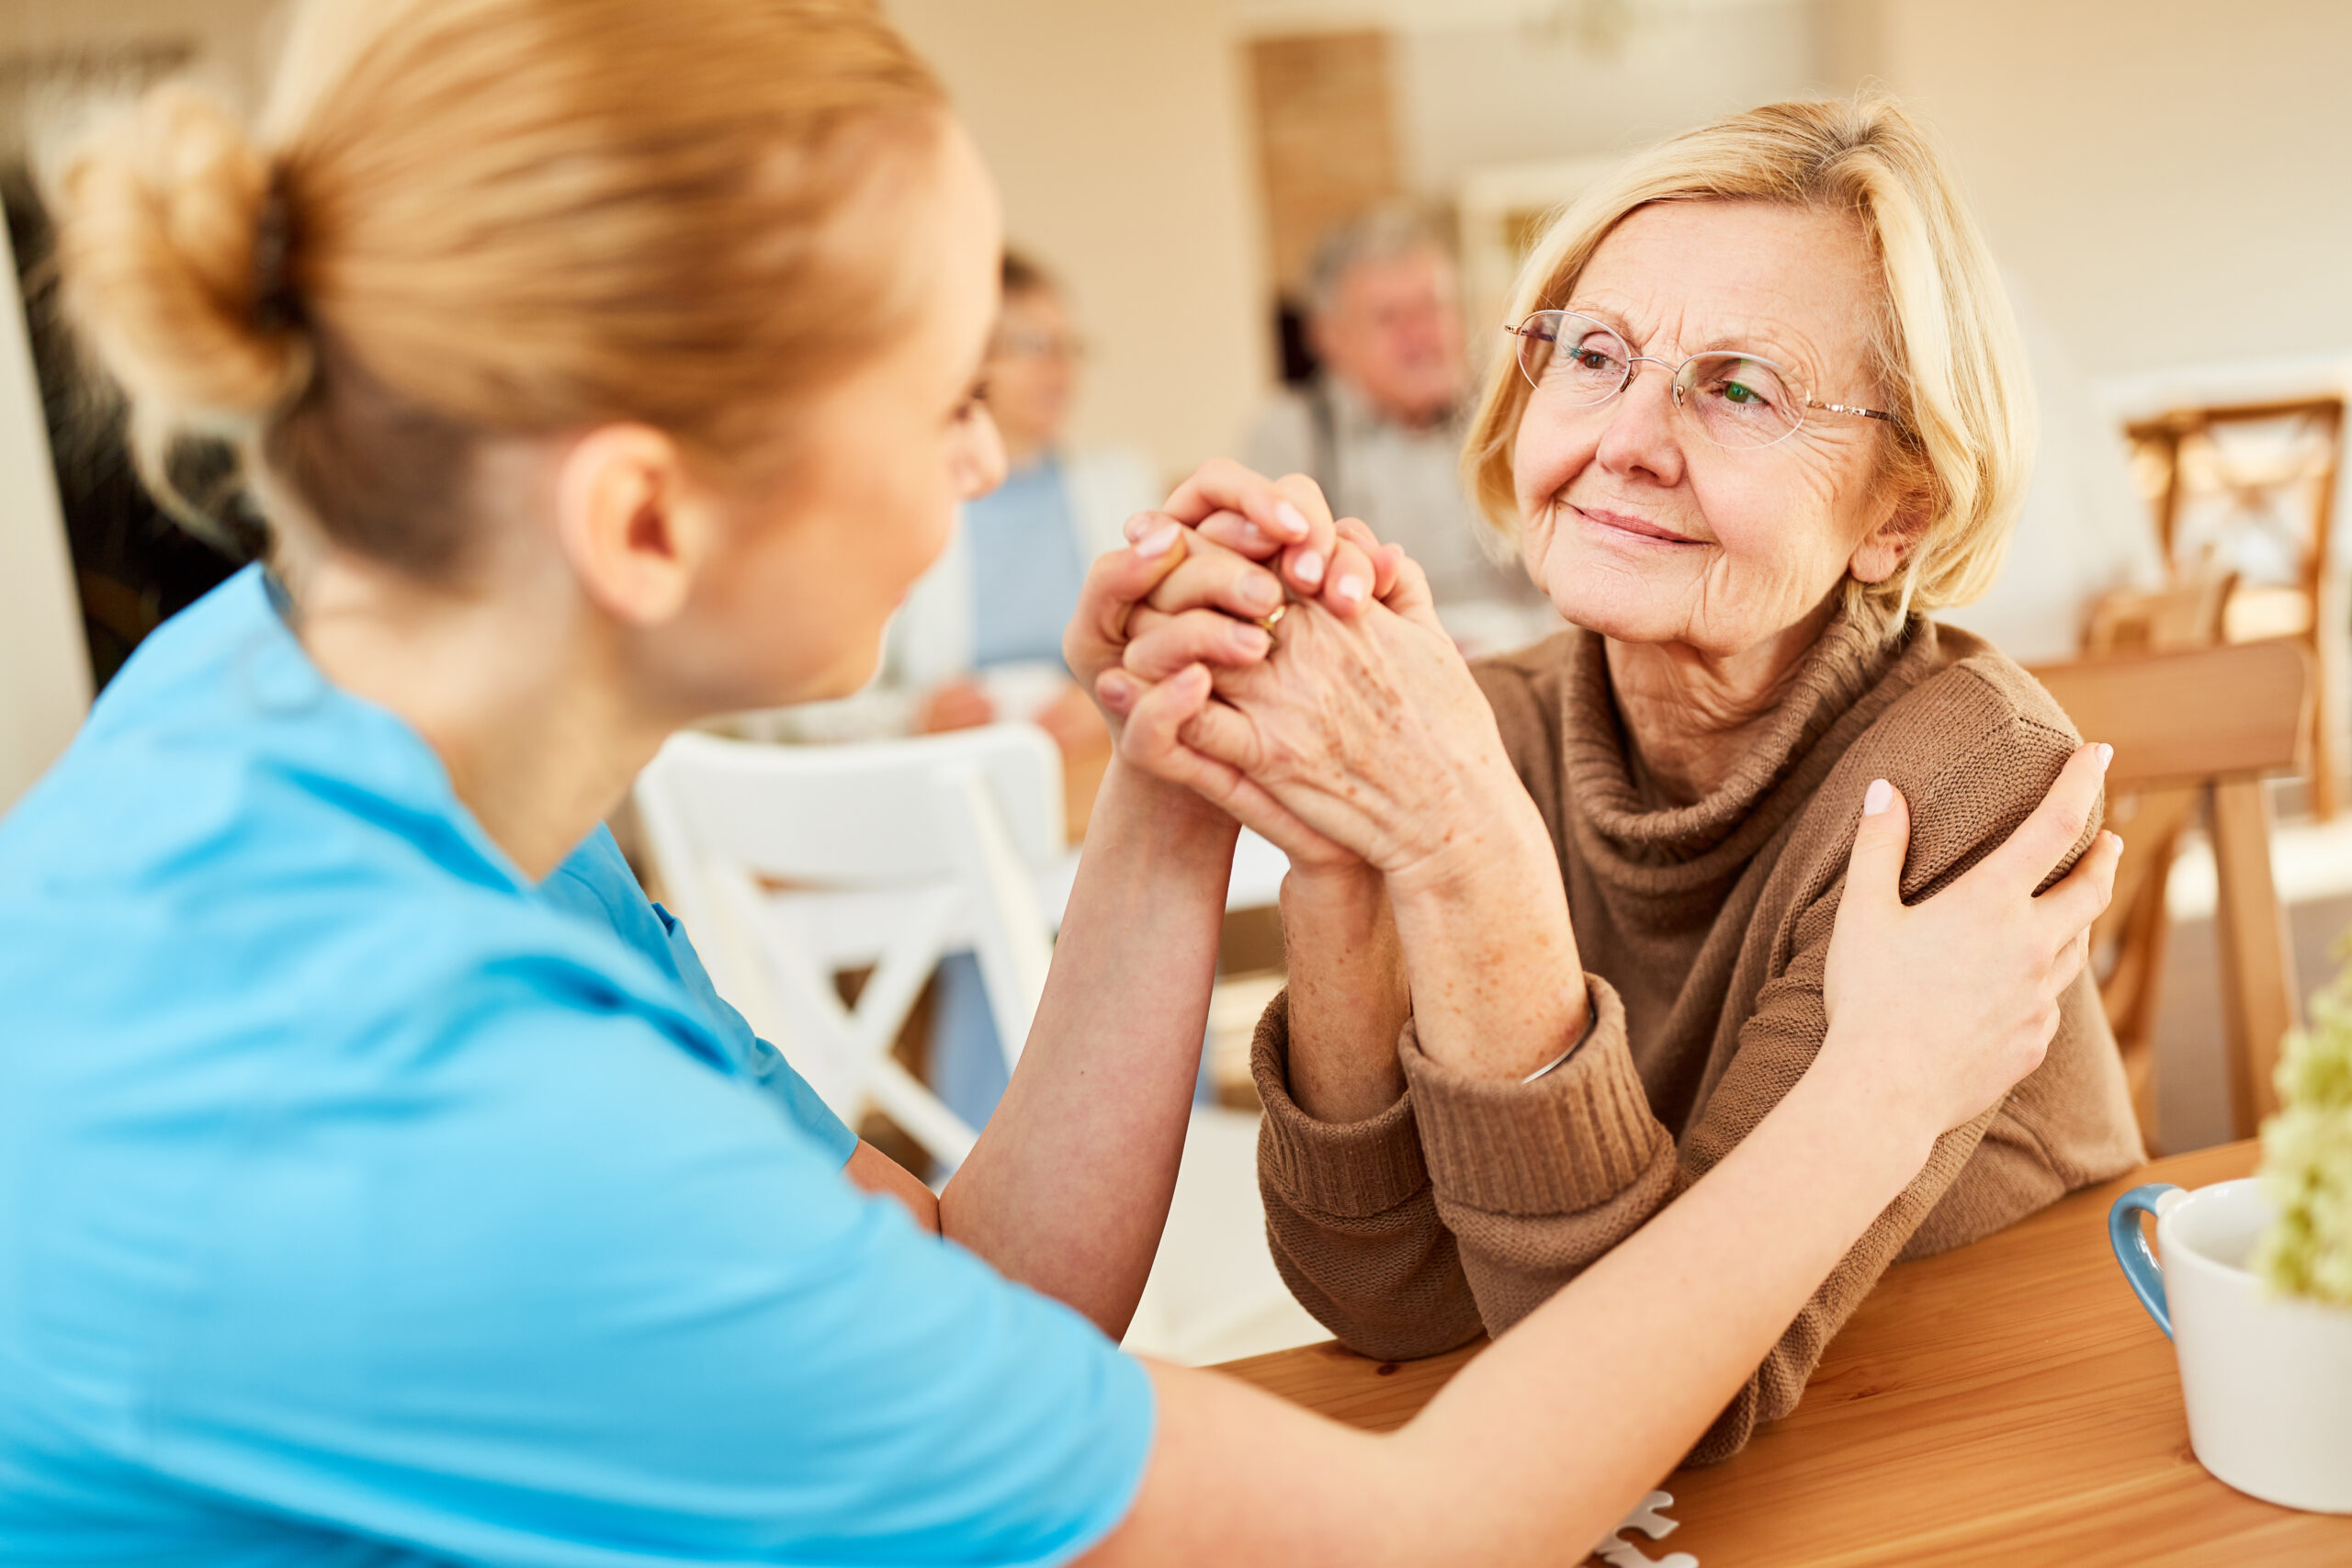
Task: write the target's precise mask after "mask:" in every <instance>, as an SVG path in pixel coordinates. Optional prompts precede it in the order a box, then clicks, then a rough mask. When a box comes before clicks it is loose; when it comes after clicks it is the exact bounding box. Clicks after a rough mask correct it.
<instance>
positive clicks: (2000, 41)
mask: <svg viewBox="0 0 2352 1568" xmlns="http://www.w3.org/2000/svg"><path fill="white" fill-rule="evenodd" d="M1880 10H1881V13H1882V14H1881V16H1880V17H1879V19H1878V22H1877V29H1878V37H1877V39H1876V49H1877V51H1878V52H1879V59H1878V62H1877V64H1876V69H1877V70H1878V71H1879V72H1880V73H1883V75H1884V76H1885V77H1886V79H1887V80H1888V81H1889V82H1890V83H1891V84H1892V85H1894V86H1895V87H1896V88H1898V89H1899V90H1901V91H1902V92H1904V93H1905V94H1906V95H1908V96H1911V97H1913V98H1914V99H1915V100H1917V103H1918V104H1919V105H1920V106H1921V107H1923V108H1924V109H1926V110H1927V112H1928V113H1929V114H1930V115H1932V116H1933V117H1934V118H1935V119H1936V120H1937V122H1938V123H1939V125H1940V126H1941V127H1942V128H1943V130H1944V131H1945V133H1946V134H1947V135H1948V136H1950V138H1951V141H1952V143H1953V145H1954V147H1955V148H1956V150H1957V152H1958V155H1959V158H1960V162H1961V164H1962V168H1963V170H1964V172H1965V174H1966V175H1967V178H1968V182H1969V185H1970V187H1971V189H1972V191H1973V195H1974V197H1975V199H1976V201H1977V204H1978V207H1979V209H1980V210H1981V211H1982V212H1983V214H1984V217H1985V223H1986V226H1987V227H1988V228H1989V229H1990V231H1992V237H1993V243H1994V244H1995V246H1996V249H1997V250H1998V251H1999V252H2000V254H2001V257H2002V260H2003V263H2004V264H2005V265H2007V266H2008V267H2009V268H2010V269H2012V270H2013V271H2014V272H2015V273H2016V274H2017V275H2018V276H2019V277H2020V278H2021V279H2022V280H2023V282H2024V284H2025V286H2026V288H2028V289H2029V290H2030V293H2031V295H2032V297H2033V299H2034V300H2035V301H2036V303H2037V304H2038V306H2039V307H2040V309H2041V310H2042V312H2043V313H2044V314H2045V315H2046V316H2047V317H2048V318H2049V320H2050V322H2051V324H2052V328H2053V329H2054V330H2055V331H2056V332H2057V333H2059V334H2060V335H2061V336H2062V337H2064V339H2065V340H2066V341H2067V343H2068V344H2069V346H2070V347H2071V348H2072V349H2073V350H2074V352H2075V356H2076V357H2077V358H2078V359H2079V360H2080V362H2081V363H2082V365H2083V367H2084V368H2085V369H2086V370H2087V371H2088V372H2090V373H2091V374H2092V375H2093V376H2096V377H2111V376H2117V375H2122V374H2131V373H2145V372H2151V371H2162V370H2168V369H2171V368H2174V367H2196V366H2199V365H2215V366H2219V365H2222V364H2223V363H2225V362H2229V361H2240V362H2245V361H2264V360H2280V359H2301V358H2304V357H2308V356H2312V355H2323V354H2335V355H2344V354H2346V353H2352V265H2347V262H2346V258H2347V257H2352V195H2347V186H2352V130H2346V122H2345V119H2344V115H2343V109H2342V98H2343V80H2344V70H2345V62H2346V61H2352V6H2346V5H2343V4H2341V3H2340V0H2265V3H2264V4H2262V5H2258V6H2246V5H2240V4H2233V3H2230V0H2098V3H2097V4H2075V5H2050V4H2047V3H2046V0H1973V4H1970V5H1967V6H1953V5H1951V4H1948V3H1946V0H1883V4H1882V6H1881V7H1880Z"/></svg>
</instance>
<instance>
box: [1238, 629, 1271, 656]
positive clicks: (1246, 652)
mask: <svg viewBox="0 0 2352 1568" xmlns="http://www.w3.org/2000/svg"><path fill="white" fill-rule="evenodd" d="M1233 646H1234V647H1235V648H1236V649H1238V650H1239V651H1240V653H1241V656H1242V657H1243V658H1244V659H1262V658H1264V657H1265V654H1266V650H1267V649H1270V648H1272V647H1273V646H1274V639H1273V638H1272V637H1268V636H1267V635H1266V628H1265V627H1263V626H1236V627H1234V628H1233Z"/></svg>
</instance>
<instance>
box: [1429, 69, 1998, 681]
mask: <svg viewBox="0 0 2352 1568" xmlns="http://www.w3.org/2000/svg"><path fill="white" fill-rule="evenodd" d="M1660 201H1770V202H1779V203H1783V204H1786V205H1789V206H1803V207H1821V208H1828V209H1835V210H1840V211H1846V212H1850V213H1852V214H1853V215H1854V217H1855V218H1856V219H1857V220H1859V221H1860V224H1861V227H1862V231H1863V232H1864V234H1865V236H1866V238H1867V241H1868V243H1869V244H1870V246H1871V252H1872V254H1874V255H1875V256H1876V257H1877V259H1878V263H1879V268H1880V273H1881V276H1883V280H1884V285H1885V287H1884V288H1883V290H1882V291H1881V294H1880V298H1879V301H1878V305H1877V307H1876V310H1877V316H1878V319H1877V320H1876V321H1873V322H1872V323H1871V333H1870V344H1871V362H1872V363H1871V367H1870V368H1871V373H1872V374H1873V375H1874V376H1875V377H1876V378H1877V380H1878V384H1879V391H1878V392H1877V394H1876V396H1877V397H1878V398H1879V400H1880V401H1879V402H1878V403H1877V405H1876V406H1879V407H1882V408H1884V409H1886V410H1887V411H1888V412H1892V413H1894V415H1895V417H1896V419H1897V421H1898V422H1899V423H1897V424H1896V425H1895V426H1894V429H1893V430H1892V432H1890V433H1889V434H1886V435H1884V436H1883V437H1882V439H1883V452H1884V459H1883V463H1882V465H1881V468H1880V472H1879V476H1878V479H1877V482H1878V484H1879V485H1880V487H1881V488H1882V490H1883V492H1884V493H1887V494H1889V495H1903V496H1913V495H1920V494H1922V493H1924V495H1925V497H1926V502H1927V504H1926V505H1925V507H1924V509H1923V512H1924V517H1925V521H1924V523H1923V525H1920V526H1919V527H1917V529H1916V530H1915V531H1914V532H1913V533H1912V534H1911V536H1910V537H1909V538H1908V539H1907V540H1906V542H1905V549H1904V564H1903V567H1902V569H1901V570H1898V571H1896V572H1895V573H1894V575H1893V576H1892V577H1890V578H1888V579H1887V580H1886V581H1883V582H1880V583H1864V582H1860V581H1855V580H1854V579H1852V578H1850V577H1849V579H1847V581H1846V585H1845V593H1846V601H1847V605H1848V608H1849V612H1850V613H1851V614H1853V615H1854V616H1855V618H1856V619H1857V620H1859V621H1860V622H1861V623H1862V624H1863V625H1865V626H1870V627H1871V628H1872V629H1874V630H1875V631H1877V632H1878V633H1879V634H1880V635H1881V636H1883V637H1892V636H1894V634H1895V633H1897V632H1899V631H1900V630H1901V628H1902V626H1903V625H1904V624H1905V620H1906V619H1907V617H1908V615H1910V614H1911V613H1913V612H1915V611H1928V610H1934V609H1938V608H1940V607H1942V606H1944V605H1948V604H1967V603H1969V602H1970V601H1971V600H1973V599H1975V598H1976V597H1978V596H1979V595H1981V594H1982V593H1983V592H1985V589H1987V588H1989V587H1990V586H1992V582H1993V579H1994V577H1995V575H1996V574H1997V573H1998V572H1999V570H2000V567H2001V558H2002V556H2003V554H2004V553H2005V552H2006V551H2007V547H2008V539H2009V531H2010V529H2011V527H2012V525H2014V524H2015V523H2016V521H2017V515H2018V508H2019V506H2020V505H2021V504H2022V503H2023V502H2024V499H2025V487H2026V479H2027V477H2028V473H2029V470H2030V467H2031V464H2032V456H2033V434H2034V420H2033V394H2032V385H2031V380H2030V377H2029V374H2028V371H2027V367H2026V362H2025V350H2024V346H2023V344H2022V343H2021V342H2020V340H2019V338H2018V329H2017V321H2016V318H2015V317H2014V316H2013V315H2012V314H2011V312H2010V310H2009V301H2008V296H2007V293H2006V292H2005V291H2004V290H2003V288H2002V287H2001V282H2000V278H1999V276H1998V274H1997V272H1996V269H1995V267H1994V265H1993V258H1992V254H1991V252H1990V251H1989V250H1988V249H1987V248H1986V246H1985V239H1984V236H1983V234H1981V233H1980V232H1979V231H1978V230H1977V227H1976V221H1975V219H1974V217H1973V215H1972V214H1971V213H1970V212H1969V209H1968V205H1967V203H1966V201H1965V200H1964V199H1963V198H1962V195H1961V192H1960V188H1959V186H1958V183H1957V182H1956V181H1955V180H1954V178H1953V177H1952V174H1951V167H1950V162H1949V159H1948V157H1947V155H1946V154H1945V152H1944V151H1943V149H1942V148H1941V146H1940V145H1939V142H1938V141H1937V140H1936V138H1935V137H1934V136H1933V135H1932V134H1931V133H1930V132H1929V130H1928V128H1927V127H1926V126H1925V125H1924V124H1922V123H1921V122H1920V121H1919V120H1917V119H1916V118H1913V117H1912V116H1911V114H1910V113H1909V112H1907V111H1906V110H1905V108H1904V107H1903V106H1902V105H1901V104H1899V103H1897V102H1895V101H1894V99H1893V98H1890V97H1886V96H1882V95H1879V94H1874V93H1865V94H1863V95H1861V96H1857V97H1855V98H1853V99H1850V100H1845V101H1820V102H1815V101H1792V102H1788V103H1779V104H1768V105H1766V106H1765V107H1762V108H1758V109H1752V110H1750V111H1748V112H1747V113H1746V114H1738V115H1733V116H1730V117H1729V118H1724V119H1720V120H1717V121H1715V122H1714V123H1713V124H1712V125H1708V126H1703V127H1702V128H1700V129H1699V130H1692V131H1689V132H1687V133H1685V134H1683V135H1681V136H1678V137H1675V138H1674V139H1673V140H1672V141H1667V142H1665V143H1663V144H1662V145H1660V146H1658V147H1656V148H1654V149H1652V150H1651V151H1649V152H1645V153H1642V154H1640V155H1639V156H1637V157H1635V158H1634V159H1632V160H1631V161H1630V162H1628V163H1627V164H1625V165H1624V166H1623V167H1622V168H1620V169H1619V170H1618V171H1617V172H1616V173H1615V174H1614V175H1611V176H1610V177H1609V178H1608V179H1607V180H1605V181H1604V182H1602V184H1600V186H1596V187H1595V188H1594V189H1592V190H1590V191H1588V192H1587V193H1586V194H1585V195H1584V197H1582V198H1580V199H1579V200H1577V202H1575V203H1574V204H1572V205H1571V206H1569V207H1568V208H1567V209H1566V210H1565V211H1563V212H1562V213H1561V214H1560V215H1559V217H1557V218H1556V219H1555V220H1553V222H1552V224H1551V226H1550V228H1548V229H1547V230H1546V231H1544V236H1543V238H1542V239H1541V240H1539V241H1538V242H1537V243H1536V246H1535V249H1534V252H1533V254H1531V255H1530V256H1529V257H1528V258H1527V263H1526V265H1524V266H1523V267H1521V270H1520V275H1519V280H1518V282H1517V283H1516V284H1514V285H1513V287H1512V289H1511V298H1510V320H1511V321H1521V320H1522V319H1524V318H1525V317H1526V316H1527V315H1528V314H1529V313H1530V312H1532V311H1535V310H1551V309H1558V308H1562V307H1565V306H1566V305H1567V304H1568V303H1569V300H1570V298H1571V296H1572V294H1573V292H1574V290H1575V288H1576V286H1577V279H1578V278H1579V277H1581V276H1583V273H1584V269H1585V267H1586V265H1588V264H1589V262H1590V261H1591V260H1592V256H1593V253H1594V252H1595V251H1597V250H1598V249H1599V248H1600V243H1601V241H1602V240H1604V239H1605V238H1607V237H1608V235H1609V233H1610V231H1611V230H1613V229H1614V228H1616V226H1617V225H1618V224H1619V223H1620V222H1622V221H1623V220H1624V219H1625V218H1626V217H1627V216H1628V215H1629V214H1631V213H1632V212H1634V210H1635V209H1638V208H1642V207H1646V206H1648V205H1650V204H1651V203H1653V202H1660ZM1529 390H1530V389H1529V387H1528V385H1527V379H1526V378H1525V377H1523V376H1521V374H1520V373H1519V367H1518V365H1517V363H1516V362H1515V359H1514V357H1513V356H1512V355H1508V354H1505V355H1498V356H1497V358H1496V363H1495V365H1494V366H1493V367H1492V369H1491V370H1490V372H1489V373H1488V375H1487V388H1486V392H1485V395H1484V397H1483V398H1482V399H1481V400H1480V403H1479V408H1478V414H1477V419H1476V423H1474V424H1473V425H1472V427H1471V431H1470V437H1469V442H1468V445H1467V446H1466V447H1465V449H1464V453H1463V471H1464V475H1465V477H1466V478H1467V479H1468V481H1469V484H1470V488H1471V491H1472V492H1473V493H1474V494H1475V495H1476V498H1477V501H1478V506H1479V509H1480V510H1481V511H1482V512H1484V513H1486V516H1487V521H1488V522H1489V523H1490V524H1491V525H1493V526H1494V527H1495V529H1496V530H1497V531H1498V534H1499V536H1501V539H1502V540H1504V541H1509V542H1510V543H1511V544H1513V545H1515V544H1516V542H1517V540H1518V536H1519V530H1520V523H1521V519H1520V515H1519V501H1518V496H1517V492H1516V490H1515V488H1514V485H1513V482H1512V474H1511V446H1512V444H1513V441H1514V439H1515V438H1516V436H1517V434H1518V431H1519V420H1520V415H1521V412H1523V411H1524V410H1525V409H1526V407H1527V398H1528V393H1529ZM1832 390H1833V391H1836V392H1848V391H1849V389H1844V388H1838V389H1832ZM1851 391H1853V392H1859V391H1860V389H1851ZM1816 395H1819V394H1818V393H1817V392H1816ZM1874 428H1875V427H1874Z"/></svg>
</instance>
